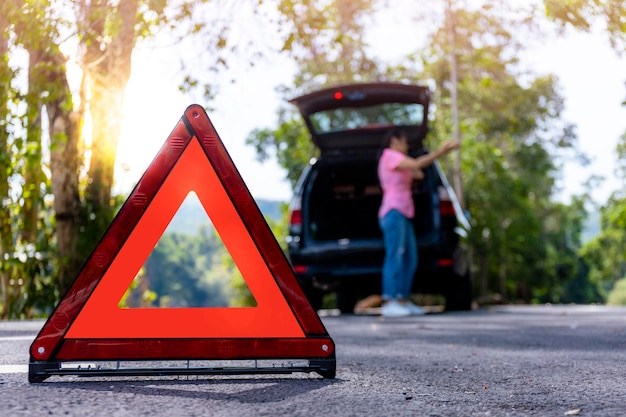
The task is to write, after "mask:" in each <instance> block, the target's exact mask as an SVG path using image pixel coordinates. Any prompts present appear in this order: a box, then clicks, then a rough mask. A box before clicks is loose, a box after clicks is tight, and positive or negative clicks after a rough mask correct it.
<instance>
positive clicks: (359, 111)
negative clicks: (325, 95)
mask: <svg viewBox="0 0 626 417" xmlns="http://www.w3.org/2000/svg"><path fill="white" fill-rule="evenodd" d="M309 117H310V119H311V124H312V126H313V130H314V131H315V133H317V134H323V133H332V132H341V131H344V130H355V129H364V128H371V127H381V126H390V125H395V126H421V124H422V123H423V121H424V120H423V119H424V106H422V105H421V104H417V103H382V104H376V105H373V106H363V107H342V108H336V109H330V110H323V111H319V112H316V113H312V114H311V115H310V116H309Z"/></svg>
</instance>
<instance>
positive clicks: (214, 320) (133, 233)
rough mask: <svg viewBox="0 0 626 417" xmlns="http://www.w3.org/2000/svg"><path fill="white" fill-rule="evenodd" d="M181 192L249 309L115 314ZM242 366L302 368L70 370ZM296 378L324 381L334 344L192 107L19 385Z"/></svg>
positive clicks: (59, 311) (40, 341) (51, 323)
mask: <svg viewBox="0 0 626 417" xmlns="http://www.w3.org/2000/svg"><path fill="white" fill-rule="evenodd" d="M189 193H195V194H196V195H197V197H198V199H199V200H200V202H201V204H202V206H203V208H204V210H205V211H206V213H207V215H208V216H209V218H210V219H211V222H212V223H213V225H214V227H215V229H216V231H217V232H218V234H219V235H220V237H221V238H222V241H223V242H224V246H225V247H226V249H227V250H228V252H229V253H230V255H231V257H232V259H233V261H234V263H235V264H236V266H237V268H238V269H239V271H240V272H241V275H242V276H243V278H244V280H245V281H246V284H247V286H248V288H249V290H250V292H251V294H252V296H253V297H254V299H255V300H256V306H255V307H195V308H122V307H120V306H119V303H120V300H121V299H122V297H123V296H124V294H125V293H126V290H127V289H128V288H129V286H130V284H131V282H132V281H133V279H134V278H135V276H136V275H137V273H138V272H139V270H140V269H141V267H142V266H143V264H144V263H145V261H146V260H147V258H148V257H149V255H150V253H151V252H152V250H153V249H154V247H155V245H156V244H157V242H158V241H159V239H160V238H161V236H162V235H163V233H164V231H165V229H166V228H167V226H168V224H169V223H170V221H171V220H172V218H173V217H174V215H175V214H176V212H177V211H178V209H179V208H180V206H181V204H182V203H183V202H184V200H185V198H186V197H187V196H188V195H189ZM171 279H173V280H175V279H176V277H171ZM245 359H254V360H257V359H285V360H291V359H303V360H307V361H308V365H305V366H295V367H294V366H291V365H290V366H286V367H281V366H276V365H272V366H271V367H270V368H259V367H258V366H255V367H252V368H249V369H248V368H245V367H237V368H233V369H229V368H228V367H224V366H219V367H216V368H211V367H206V366H203V367H195V368H194V367H190V366H189V365H187V366H184V367H180V368H176V367H172V366H168V367H167V368H166V369H163V368H150V367H142V368H120V367H119V366H116V367H115V368H114V369H107V368H104V367H102V366H101V365H99V364H96V365H94V366H91V364H90V365H88V366H84V365H83V366H75V365H74V364H75V363H77V362H84V361H157V360H158V361H164V360H170V361H172V360H187V361H190V360H245ZM70 364H71V366H70ZM297 371H303V372H317V373H319V374H320V375H322V376H324V377H328V378H334V376H335V349H334V343H333V341H332V339H331V338H330V336H329V335H328V332H327V331H326V329H325V328H324V325H323V324H322V322H321V321H320V319H319V317H318V316H317V314H316V312H315V311H314V310H313V309H312V307H311V305H310V304H309V303H308V301H307V299H306V296H305V295H304V293H303V292H302V290H301V288H300V286H299V285H298V282H297V280H296V277H295V273H294V272H293V269H292V268H291V266H290V264H289V262H288V260H287V258H286V257H285V255H284V253H283V252H282V250H281V248H280V246H279V245H278V243H277V241H276V239H275V237H274V235H273V233H272V231H271V230H270V228H269V226H268V225H267V222H266V221H265V219H264V218H263V216H262V214H261V212H260V210H259V208H258V206H257V205H256V203H255V201H254V199H253V198H252V196H251V195H250V192H249V191H248V189H247V187H246V186H245V184H244V182H243V180H242V178H241V176H240V175H239V173H238V171H237V170H236V168H235V165H234V163H233V161H232V160H231V158H230V156H229V155H228V153H227V151H226V149H225V147H224V145H223V144H222V142H221V140H220V138H219V136H218V134H217V132H216V131H215V129H214V127H213V125H212V123H211V121H210V120H209V117H208V116H207V114H206V113H205V111H204V110H203V109H202V107H200V106H198V105H192V106H190V107H189V108H187V110H186V111H185V113H184V115H183V117H182V118H181V120H180V121H179V123H178V124H177V126H176V127H175V129H174V131H173V132H172V133H171V134H170V136H169V138H168V139H167V140H166V142H165V144H164V145H163V147H162V148H161V150H160V151H159V153H158V154H157V156H156V157H155V159H154V160H153V162H152V164H151V165H150V166H149V167H148V169H147V170H146V172H145V173H144V175H143V176H142V178H141V179H140V181H139V182H138V184H137V185H136V187H135V188H134V190H133V191H132V193H131V194H130V196H129V197H128V199H127V200H126V202H125V203H124V205H123V206H122V208H121V209H120V211H119V212H118V214H117V215H116V217H115V219H114V220H113V222H112V223H111V225H110V226H109V229H108V230H107V231H106V233H105V234H104V236H103V237H102V239H101V240H100V242H99V243H98V245H97V246H96V248H95V249H94V251H93V252H92V254H91V256H90V257H89V258H88V260H87V262H86V263H85V265H84V266H83V269H82V270H81V272H80V273H79V275H78V276H77V277H76V279H75V281H74V282H73V284H72V286H71V287H70V289H69V290H68V292H67V294H66V295H65V296H64V297H63V299H61V301H60V302H59V304H58V305H57V307H56V309H55V310H54V311H53V313H52V314H51V316H50V317H49V318H48V320H47V322H46V323H45V324H44V326H43V328H42V329H41V331H40V332H39V334H38V336H37V337H36V339H35V340H34V342H33V343H32V345H31V347H30V365H29V380H30V381H31V382H40V381H43V380H44V379H46V378H48V377H49V376H52V375H65V374H78V375H85V376H93V375H151V374H155V375H163V374H168V373H172V374H202V373H237V374H242V373H286V372H297Z"/></svg>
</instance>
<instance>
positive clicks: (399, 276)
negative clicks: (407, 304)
mask: <svg viewBox="0 0 626 417" xmlns="http://www.w3.org/2000/svg"><path fill="white" fill-rule="evenodd" d="M378 222H379V224H380V228H381V230H382V231H383V239H384V242H385V260H384V262H383V272H382V275H383V276H382V281H383V288H382V297H383V299H384V300H389V299H394V298H395V299H409V296H410V294H411V287H412V286H413V277H414V275H415V271H416V269H417V239H416V238H415V231H414V229H413V224H412V222H411V220H410V219H407V218H406V217H405V216H404V215H402V214H401V213H400V212H399V211H397V210H390V211H389V212H388V213H387V214H385V216H384V217H382V218H380V219H379V220H378Z"/></svg>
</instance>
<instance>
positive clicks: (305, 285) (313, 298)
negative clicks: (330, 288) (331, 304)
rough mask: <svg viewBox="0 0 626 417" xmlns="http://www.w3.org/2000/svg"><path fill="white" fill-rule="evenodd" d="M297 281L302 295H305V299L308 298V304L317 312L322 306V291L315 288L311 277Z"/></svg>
mask: <svg viewBox="0 0 626 417" xmlns="http://www.w3.org/2000/svg"><path fill="white" fill-rule="evenodd" d="M299 281H300V286H301V287H302V291H303V292H304V295H306V298H307V300H309V304H311V307H313V310H315V312H317V311H318V310H320V309H321V308H322V299H323V297H324V292H323V291H322V290H320V289H319V288H316V287H315V286H314V285H313V282H312V281H311V279H303V280H299Z"/></svg>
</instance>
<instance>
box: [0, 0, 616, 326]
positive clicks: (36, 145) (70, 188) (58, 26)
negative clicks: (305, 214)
mask: <svg viewBox="0 0 626 417" xmlns="http://www.w3.org/2000/svg"><path fill="white" fill-rule="evenodd" d="M391 3H392V2H390V1H386V0H351V1H348V0H310V1H299V0H272V1H258V2H249V1H244V0H235V1H226V0H201V1H200V0H199V1H184V0H178V1H172V0H119V1H104V0H102V1H91V2H84V1H79V2H74V1H69V0H10V1H3V2H2V4H1V5H0V78H1V80H0V126H1V128H0V206H1V207H0V262H1V263H0V318H31V317H42V316H46V315H48V314H49V313H50V311H51V310H52V308H54V306H55V305H56V303H57V302H58V301H59V299H60V297H61V296H62V295H63V294H64V292H65V291H66V290H67V289H68V287H69V285H71V283H72V280H73V278H74V277H75V276H76V275H77V273H78V271H79V270H80V268H81V266H82V264H83V263H84V261H85V260H86V258H87V256H89V254H90V253H91V251H92V250H93V247H94V246H95V245H96V243H97V242H98V240H99V239H100V237H101V236H102V234H103V233H104V231H105V230H106V228H107V227H108V225H109V224H110V222H111V220H112V219H113V217H114V216H115V213H116V211H117V210H118V209H119V207H120V206H121V204H122V203H123V201H124V200H125V198H126V196H124V195H115V194H114V193H113V185H114V166H115V157H116V149H117V142H118V139H119V136H120V127H121V119H122V102H123V100H124V91H125V89H126V86H127V83H128V80H129V77H130V68H131V63H132V57H133V50H134V48H135V47H137V46H138V45H148V44H149V42H150V40H151V39H154V38H155V37H156V36H159V37H163V36H169V37H170V38H171V40H172V42H174V43H176V42H180V43H181V45H184V44H185V42H189V41H190V40H193V41H195V42H196V44H198V43H200V44H202V45H204V49H203V50H202V51H199V52H200V54H201V57H200V58H202V60H203V66H202V68H206V71H204V72H202V73H198V71H197V69H196V70H194V69H191V68H184V67H183V68H181V72H182V73H184V76H183V77H181V80H180V88H181V90H182V91H188V90H195V91H201V92H202V93H203V94H204V97H205V99H206V106H207V107H210V106H211V102H212V100H213V99H214V98H215V97H216V96H217V95H219V86H218V85H216V84H215V81H214V80H216V79H217V78H218V77H216V74H220V73H221V72H223V71H224V70H225V69H226V68H228V65H229V62H230V60H231V59H234V57H238V59H244V60H246V61H248V62H249V63H250V64H253V63H254V60H255V59H258V58H259V57H260V56H262V55H263V54H282V55H284V56H286V57H288V58H289V59H291V60H293V62H295V64H296V67H297V72H296V74H295V75H294V79H293V80H285V83H284V85H283V86H281V88H282V90H283V91H284V94H285V98H286V99H287V98H291V97H294V96H297V95H299V94H301V93H304V92H308V91H311V90H313V89H316V88H319V87H324V86H329V85H334V84H343V83H351V82H364V81H376V80H378V81H384V80H388V81H402V82H409V83H424V84H427V85H429V86H430V87H431V88H432V91H433V101H434V104H435V106H434V112H433V115H432V117H433V122H432V124H431V125H432V131H431V133H430V136H429V144H430V146H431V147H436V146H437V144H438V143H439V142H440V141H442V140H444V139H445V138H448V137H450V136H453V135H455V134H459V135H460V137H461V138H462V143H463V147H462V150H461V151H460V153H459V155H458V158H454V157H450V158H449V159H448V160H446V161H444V164H445V166H446V168H447V169H448V171H449V172H450V175H449V177H450V178H454V182H455V187H456V188H457V191H458V193H459V195H460V196H461V198H462V203H463V207H464V208H465V209H466V210H467V212H468V214H469V216H470V220H471V223H472V226H473V228H472V233H471V235H470V236H469V244H470V245H471V248H472V251H473V265H472V271H473V277H474V285H475V294H476V296H477V298H478V299H479V300H498V302H504V303H544V302H551V303H570V302H574V303H612V304H626V285H624V282H625V280H626V251H625V250H624V248H625V247H626V186H622V188H621V189H618V190H615V192H614V193H613V195H612V196H611V197H610V198H609V199H608V201H605V202H599V203H598V202H594V201H592V200H591V198H590V196H589V195H590V194H589V193H583V194H582V195H578V196H574V197H572V198H571V201H570V202H568V203H562V202H558V201H557V200H556V198H555V195H556V192H557V184H558V180H559V178H560V175H562V174H561V166H562V164H563V162H564V161H566V160H577V161H580V163H581V164H584V163H585V161H586V160H587V156H586V155H585V154H584V153H583V152H582V151H581V150H580V149H579V147H578V143H577V136H576V123H575V121H568V120H565V119H564V118H563V110H564V105H565V103H564V98H563V96H562V95H561V92H560V86H559V80H558V79H557V78H555V77H554V76H551V75H535V74H532V73H529V71H528V68H527V66H526V65H525V63H524V62H523V61H522V58H521V57H523V56H524V52H525V48H528V47H529V45H531V44H532V43H533V42H535V43H536V42H540V41H541V37H542V34H544V33H546V31H549V32H551V33H554V32H556V33H561V32H567V31H571V30H580V31H586V30H589V29H590V28H591V27H597V26H598V25H599V26H600V27H602V28H603V29H604V31H605V33H606V39H607V42H610V44H611V45H612V47H613V49H614V50H615V52H616V54H620V53H622V54H623V52H624V50H626V25H625V24H624V21H625V20H626V8H624V2H623V0H607V1H602V2H599V1H596V0H581V1H577V2H564V1H561V0H544V1H543V2H541V1H537V2H536V3H532V2H531V3H529V4H528V5H524V6H519V7H517V8H513V7H512V6H510V5H509V3H510V2H506V1H498V0H484V1H482V2H481V4H480V5H476V2H466V1H455V2H449V1H446V0H441V2H440V4H439V3H438V2H437V3H438V6H437V7H435V6H432V5H433V4H434V3H433V2H426V1H425V0H424V1H419V2H416V4H418V3H420V4H422V3H423V4H422V6H424V7H416V10H411V12H414V19H415V21H416V29H415V30H416V34H419V36H417V35H416V37H415V38H416V39H422V38H423V39H424V41H423V42H420V41H417V40H416V41H414V42H415V48H414V51H413V52H412V53H409V54H407V56H406V57H404V58H403V59H402V60H400V61H398V62H384V61H382V60H380V59H379V58H377V57H376V55H375V52H374V51H372V49H371V48H370V46H369V44H368V36H369V32H368V29H369V28H371V27H373V26H375V25H374V22H375V21H376V18H377V17H376V16H377V13H380V12H381V10H384V9H385V8H386V7H391ZM470 3H471V4H470ZM426 4H428V5H429V6H428V7H426ZM533 4H534V6H533ZM244 7H245V8H246V9H247V10H251V12H252V15H253V16H255V18H256V19H257V21H256V22H255V24H258V25H259V26H262V25H273V26H272V27H275V28H276V30H275V31H272V33H273V35H274V36H275V38H273V39H263V38H259V39H255V42H256V43H255V42H252V43H247V44H246V45H242V44H241V43H240V42H238V39H240V38H238V37H237V36H236V32H237V30H233V29H232V28H233V27H236V25H237V16H238V14H239V13H240V11H241V8H244ZM417 23H419V24H417ZM241 30H245V28H239V31H241ZM402 42H413V41H412V40H402ZM180 50H181V51H186V50H188V49H186V48H182V47H181V48H180ZM183 61H184V60H183V59H181V62H183ZM75 68H78V69H79V70H80V71H79V72H80V76H79V77H78V82H74V81H76V79H77V77H76V76H75V75H72V74H75ZM72 71H74V73H73V72H72ZM596 76H601V75H600V74H597V75H596ZM615 88H616V89H620V88H621V89H623V88H624V85H623V84H622V85H616V86H615ZM624 95H625V100H626V91H624ZM599 99H601V98H599ZM457 120H458V123H455V121H457ZM305 132H306V131H305V129H304V126H303V125H302V121H301V120H300V119H299V117H298V115H297V114H296V113H295V109H293V108H291V107H289V105H288V104H287V103H286V104H285V106H284V107H281V108H280V109H278V113H277V115H276V125H275V127H273V128H270V129H258V130H255V131H253V132H250V135H249V136H248V139H247V142H248V144H249V145H250V146H252V147H253V148H254V149H255V151H256V152H257V155H258V157H259V159H260V160H266V159H267V158H275V159H276V160H277V161H278V163H279V164H280V166H281V167H283V168H284V170H285V175H286V177H287V178H288V179H289V180H291V181H292V184H293V182H294V181H295V180H296V179H297V178H298V177H299V174H300V172H301V171H302V169H303V168H304V166H305V165H306V164H307V163H308V161H309V160H310V158H312V157H315V150H314V148H313V145H312V144H311V143H310V140H309V138H308V137H307V136H306V133H305ZM616 139H618V145H617V147H616V149H615V157H616V161H617V164H618V170H617V172H616V173H615V175H616V176H618V177H619V178H621V179H622V182H621V183H622V184H626V132H624V134H623V135H622V136H621V137H620V138H616ZM595 180H596V179H594V178H591V179H590V181H589V183H588V190H589V192H590V191H591V190H592V189H593V187H594V184H595V182H594V181H595ZM597 206H599V207H597ZM281 209H282V214H283V216H282V218H281V217H280V216H271V217H268V221H269V222H270V225H271V226H272V228H273V230H274V232H275V235H276V237H277V240H278V242H281V243H282V242H283V241H284V239H283V238H284V235H285V231H286V213H287V210H286V202H282V208H281ZM590 210H599V211H600V213H601V230H600V233H599V234H598V235H597V236H595V237H593V238H592V239H591V240H589V241H587V242H583V241H582V239H581V233H582V229H583V224H584V221H585V218H586V217H587V215H588V212H589V211H590ZM154 271H158V272H159V273H156V272H154ZM146 277H149V278H146ZM232 282H234V284H233V285H231V288H230V289H228V290H225V289H224V288H223V284H224V283H227V284H228V283H232ZM218 284H219V285H218ZM190 300H193V301H190ZM123 303H127V305H132V306H135V305H137V306H138V305H142V306H147V305H153V306H158V305H162V306H166V305H170V306H171V305H184V304H185V303H191V305H250V304H251V303H254V301H253V299H251V297H250V294H249V293H248V292H247V289H246V288H245V283H244V282H243V278H242V277H241V276H239V275H238V272H237V269H236V266H235V265H234V264H233V262H232V259H230V258H229V256H228V253H227V251H226V250H225V249H224V247H223V245H222V243H221V240H220V239H219V236H217V235H215V232H214V231H213V230H212V229H211V228H210V227H208V228H198V231H197V233H193V234H176V233H174V234H168V235H166V236H164V238H163V239H161V241H159V243H158V245H157V247H156V248H155V250H154V251H153V254H152V255H151V257H150V258H149V260H148V261H147V262H146V265H145V266H144V268H143V269H142V271H140V273H139V275H138V278H137V279H136V281H135V284H134V286H133V288H132V289H130V290H129V292H128V294H127V297H126V298H125V299H124V300H123ZM181 303H182V304H181ZM188 305H189V304H188Z"/></svg>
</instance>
